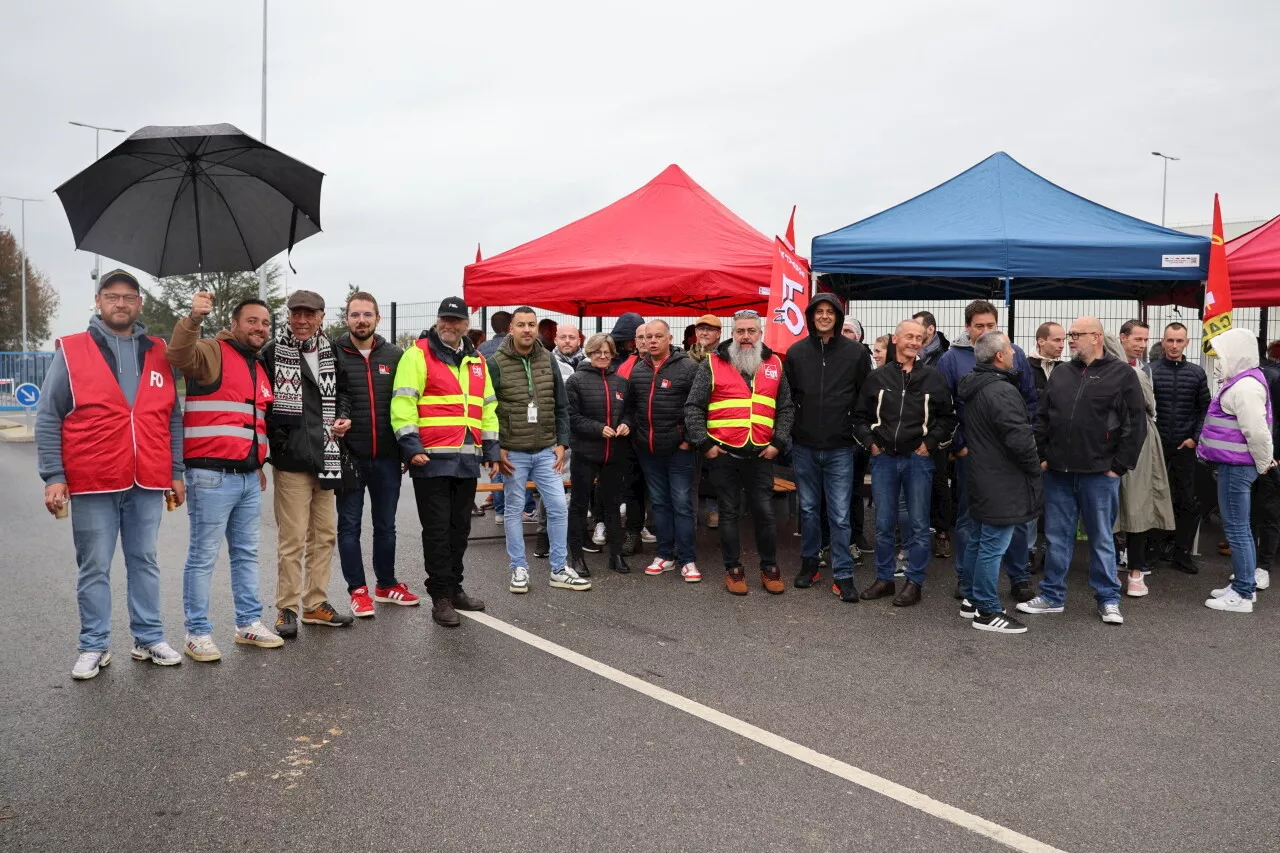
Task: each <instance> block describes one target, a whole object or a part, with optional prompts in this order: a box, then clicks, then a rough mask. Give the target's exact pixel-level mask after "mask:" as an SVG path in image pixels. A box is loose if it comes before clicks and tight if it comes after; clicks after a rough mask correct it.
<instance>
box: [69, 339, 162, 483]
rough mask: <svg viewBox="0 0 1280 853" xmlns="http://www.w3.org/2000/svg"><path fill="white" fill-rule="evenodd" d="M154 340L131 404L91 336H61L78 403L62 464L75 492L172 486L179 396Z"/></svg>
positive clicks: (159, 343)
mask: <svg viewBox="0 0 1280 853" xmlns="http://www.w3.org/2000/svg"><path fill="white" fill-rule="evenodd" d="M150 340H151V348H150V349H148V350H147V354H146V356H145V357H144V358H143V361H142V365H141V368H142V370H141V375H140V376H139V378H138V393H137V394H136V395H135V396H134V399H133V407H132V408H130V407H129V404H128V402H127V401H126V400H125V398H124V392H123V391H121V390H120V381H119V380H118V379H117V378H116V377H115V375H113V374H112V372H111V367H110V365H108V364H107V360H106V359H105V358H104V357H103V355H102V352H101V350H99V349H98V344H97V342H96V341H94V339H93V336H92V335H91V334H89V333H88V332H80V333H78V334H75V335H68V336H67V337H65V338H61V339H59V341H58V348H59V349H61V350H62V354H63V357H64V358H65V359H66V362H67V378H68V380H69V381H70V384H71V399H72V405H73V407H74V408H72V410H71V412H70V413H69V414H68V415H67V416H66V418H65V419H63V421H62V464H63V468H64V470H65V472H66V475H67V491H69V492H70V493H71V494H73V495H87V494H96V493H100V492H123V491H126V490H128V489H131V488H133V487H134V486H135V485H137V486H141V487H142V488H144V489H156V490H159V489H168V488H172V483H173V451H172V449H171V445H170V438H171V436H170V430H169V417H170V416H171V415H172V414H173V407H174V405H176V404H177V402H178V395H177V390H176V389H175V388H174V384H173V382H172V379H173V370H172V368H170V367H169V365H168V363H167V362H166V361H165V358H164V351H165V345H164V341H163V340H161V339H160V338H150ZM129 346H137V343H136V342H135V341H130V342H129Z"/></svg>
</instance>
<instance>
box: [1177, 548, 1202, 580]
mask: <svg viewBox="0 0 1280 853" xmlns="http://www.w3.org/2000/svg"><path fill="white" fill-rule="evenodd" d="M1169 562H1170V563H1172V564H1173V567H1174V568H1175V569H1177V570H1178V571H1180V572H1186V573H1187V574H1189V575H1198V574H1200V567H1199V566H1197V565H1196V564H1195V561H1194V560H1192V559H1191V555H1190V554H1188V553H1187V551H1186V549H1185V548H1175V549H1174V550H1173V556H1172V557H1170V558H1169Z"/></svg>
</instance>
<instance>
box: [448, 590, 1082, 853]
mask: <svg viewBox="0 0 1280 853" xmlns="http://www.w3.org/2000/svg"><path fill="white" fill-rule="evenodd" d="M462 615H463V616H466V617H467V618H468V619H472V620H474V621H476V622H479V623H480V624H481V625H487V626H488V627H490V628H492V629H494V630H495V631H499V632H501V633H503V634H506V635H507V636H508V637H511V638H513V639H516V640H519V641H520V642H522V643H525V644H526V645H529V646H533V647H534V648H535V649H538V650H539V651H544V652H546V653H547V654H550V655H555V656H556V657H558V658H560V659H561V660H563V661H566V662H568V663H571V664H573V665H574V666H578V667H581V668H583V669H585V670H587V671H588V672H592V673H595V674H596V675H598V676H600V677H601V678H607V679H608V680H609V681H612V682H613V683H615V684H620V685H622V686H623V687H627V688H629V689H631V690H634V691H636V692H637V693H642V694H644V695H645V696H648V697H649V698H650V699H656V700H657V701H659V702H661V703H663V704H664V705H670V706H671V707H672V708H676V709H678V710H680V711H684V712H685V713H686V714H692V715H693V716H695V717H697V718H698V719H700V720H705V721H706V722H708V723H711V724H712V725H715V726H719V727H720V728H722V729H725V730H726V731H730V732H733V733H734V734H736V735H741V736H742V737H744V738H746V739H747V740H752V741H755V742H756V743H758V744H760V745H761V746H767V747H768V748H769V749H772V750H774V751H776V752H780V753H782V754H783V755H786V756H788V757H789V758H794V759H796V760H797V761H802V762H804V763H805V764H808V765H809V766H810V767H816V768H817V769H819V770H824V771H826V772H827V773H830V774H831V775H833V776H838V777H839V778H841V779H844V780H845V781H848V782H852V783H853V784H855V785H857V786H859V787H862V788H866V789H867V790H868V791H874V792H875V793H877V794H880V795H882V796H885V797H888V798H889V799H891V800H896V801H898V802H899V803H902V804H903V805H905V806H910V807H911V808H913V809H916V810H918V811H922V812H924V813H925V814H929V815H933V816H934V817H936V818H938V819H940V820H945V821H946V822H947V823H952V824H955V825H956V826H958V827H961V828H962V829H967V830H969V831H970V832H976V833H977V834H978V835H983V836H986V837H987V838H990V839H992V840H994V841H998V842H1000V843H1001V844H1004V845H1006V846H1007V847H1010V848H1012V849H1014V850H1019V851H1022V853H1064V851H1062V850H1060V849H1059V848H1057V847H1053V846H1051V845H1049V844H1045V843H1044V842H1042V841H1036V840H1035V839H1034V838H1031V837H1029V836H1026V835H1023V834H1022V833H1020V832H1015V831H1014V830H1012V829H1009V828H1008V827H1004V826H1001V825H1000V824H998V823H993V822H991V821H989V820H987V819H986V818H983V817H979V816H977V815H975V814H970V813H969V812H967V811H965V810H964V809H958V808H956V807H955V806H949V805H947V804H946V803H944V802H942V801H940V800H935V799H934V798H933V797H930V796H927V795H925V794H921V793H920V792H919V791H914V790H912V789H911V788H907V787H905V786H903V785H899V784H898V783H897V782H891V781H889V780H888V779H885V778H884V777H882V776H877V775H875V774H874V773H868V772H867V771H865V770H861V769H859V768H857V767H854V766H853V765H852V764H846V763H845V762H843V761H840V760H838V759H835V758H832V757H831V756H829V755H823V754H822V753H820V752H817V751H815V750H812V749H810V748H809V747H807V746H801V745H800V744H798V743H796V742H795V741H791V740H787V739H786V738H784V737H782V736H780V735H776V734H774V733H773V732H770V731H767V730H765V729H762V728H760V727H759V726H753V725H751V723H748V722H744V721H743V720H739V719H738V718H737V717H731V716H729V715H728V714H725V713H723V712H721V711H717V710H716V709H715V708H711V707H709V706H707V705H703V704H702V703H701V702H695V701H693V700H692V699H688V698H686V697H684V696H681V695H680V694H679V693H673V692H671V691H670V690H666V689H663V688H661V687H657V686H656V685H653V684H650V683H649V682H647V681H645V680H643V679H641V678H636V677H635V676H634V675H628V674H627V673H625V672H623V671H621V670H619V669H614V668H613V667H611V666H609V665H608V664H603V663H600V662H599V661H597V660H592V659H591V658H589V657H587V656H586V655H581V654H578V653H577V652H575V651H573V650H572V649H567V648H565V647H564V646H561V645H559V644H558V643H553V642H551V641H550V640H546V639H543V638H542V637H539V636H538V635H537V634H531V633H529V632H528V631H525V630H523V629H521V628H517V627H515V626H514V625H510V624H508V623H506V622H503V621H502V620H501V619H495V618H494V617H492V616H489V615H488V614H486V613H474V612H463V613H462Z"/></svg>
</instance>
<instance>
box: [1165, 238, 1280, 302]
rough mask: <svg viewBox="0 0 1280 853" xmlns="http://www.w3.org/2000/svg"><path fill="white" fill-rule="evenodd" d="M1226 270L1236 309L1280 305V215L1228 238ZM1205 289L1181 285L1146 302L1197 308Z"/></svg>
mask: <svg viewBox="0 0 1280 853" xmlns="http://www.w3.org/2000/svg"><path fill="white" fill-rule="evenodd" d="M1227 272H1228V273H1229V274H1230V276H1231V304H1232V305H1234V306H1235V307H1236V308H1267V307H1271V306H1276V305H1280V216H1277V217H1275V218H1274V219H1272V220H1270V221H1269V222H1266V223H1264V224H1262V225H1259V226H1258V227H1257V228H1255V229H1253V230H1252V231H1249V232H1246V233H1244V234H1241V235H1240V236H1239V237H1237V238H1235V239H1234V240H1228V241H1227ZM1203 292H1204V288H1203V287H1189V288H1188V287H1184V288H1179V289H1178V290H1174V291H1171V292H1170V293H1168V294H1164V295H1163V296H1161V297H1157V298H1155V299H1150V300H1148V301H1147V304H1148V305H1181V306H1184V307H1187V308H1198V307H1199V306H1200V299H1201V297H1202V296H1203Z"/></svg>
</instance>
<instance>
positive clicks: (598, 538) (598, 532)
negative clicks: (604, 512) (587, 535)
mask: <svg viewBox="0 0 1280 853" xmlns="http://www.w3.org/2000/svg"><path fill="white" fill-rule="evenodd" d="M591 541H592V542H594V543H596V544H597V545H603V544H604V541H605V535H604V522H603V521H600V522H597V523H596V529H595V532H594V533H592V534H591Z"/></svg>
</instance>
